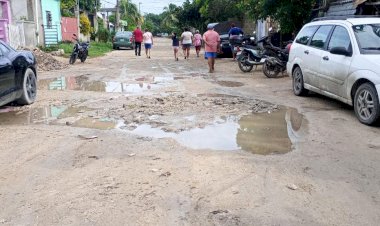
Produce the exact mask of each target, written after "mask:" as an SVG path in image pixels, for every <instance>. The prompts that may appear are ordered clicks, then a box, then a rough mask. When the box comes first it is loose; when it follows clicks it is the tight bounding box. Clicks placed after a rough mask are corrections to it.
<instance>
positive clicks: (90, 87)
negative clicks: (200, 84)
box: [38, 76, 174, 93]
mask: <svg viewBox="0 0 380 226" xmlns="http://www.w3.org/2000/svg"><path fill="white" fill-rule="evenodd" d="M173 80H174V78H173V77H153V78H152V79H151V81H146V82H143V81H140V82H139V83H123V82H116V81H92V80H89V78H88V77H87V76H77V77H75V76H68V77H59V78H53V79H42V80H39V81H38V88H39V89H47V90H80V91H94V92H106V93H142V92H144V91H147V90H155V89H159V88H164V87H166V86H169V85H170V82H171V81H173Z"/></svg>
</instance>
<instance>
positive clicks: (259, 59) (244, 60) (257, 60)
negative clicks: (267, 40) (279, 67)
mask: <svg viewBox="0 0 380 226" xmlns="http://www.w3.org/2000/svg"><path fill="white" fill-rule="evenodd" d="M259 42H260V41H259ZM254 45H255V43H254V38H253V37H250V38H249V40H245V41H243V43H242V45H241V46H237V47H235V48H237V50H236V51H237V54H236V56H237V57H236V59H237V62H238V65H239V68H240V70H241V71H243V72H250V71H251V70H252V69H253V67H254V66H255V67H257V65H262V64H263V63H264V61H265V59H264V56H263V55H262V54H261V53H260V50H258V49H257V47H255V46H254Z"/></svg>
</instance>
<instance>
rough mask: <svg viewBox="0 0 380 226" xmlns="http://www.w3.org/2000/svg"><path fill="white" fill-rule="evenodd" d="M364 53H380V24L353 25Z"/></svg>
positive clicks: (361, 50)
mask: <svg viewBox="0 0 380 226" xmlns="http://www.w3.org/2000/svg"><path fill="white" fill-rule="evenodd" d="M353 29H354V32H355V35H356V39H357V40H358V44H359V48H360V52H361V53H362V54H380V24H361V25H355V26H353Z"/></svg>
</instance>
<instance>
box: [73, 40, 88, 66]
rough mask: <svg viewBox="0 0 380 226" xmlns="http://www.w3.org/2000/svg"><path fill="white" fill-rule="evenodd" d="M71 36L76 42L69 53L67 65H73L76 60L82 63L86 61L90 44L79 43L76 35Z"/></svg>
mask: <svg viewBox="0 0 380 226" xmlns="http://www.w3.org/2000/svg"><path fill="white" fill-rule="evenodd" d="M73 36H74V37H73V39H74V40H75V41H76V43H75V44H74V48H73V52H72V53H71V56H70V61H69V63H70V64H74V63H75V61H76V60H77V58H79V59H80V61H81V62H82V63H83V62H85V61H86V59H87V56H88V49H89V48H90V43H89V42H80V41H79V39H78V38H77V36H76V34H74V35H73Z"/></svg>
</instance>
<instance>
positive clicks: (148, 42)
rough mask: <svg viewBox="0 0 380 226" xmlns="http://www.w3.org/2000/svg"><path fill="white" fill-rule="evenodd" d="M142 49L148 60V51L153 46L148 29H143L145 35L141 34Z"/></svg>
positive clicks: (151, 36)
mask: <svg viewBox="0 0 380 226" xmlns="http://www.w3.org/2000/svg"><path fill="white" fill-rule="evenodd" d="M143 40H144V47H145V54H146V57H147V58H149V59H150V49H152V46H153V35H152V33H150V32H149V30H148V29H145V33H144V34H143Z"/></svg>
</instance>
